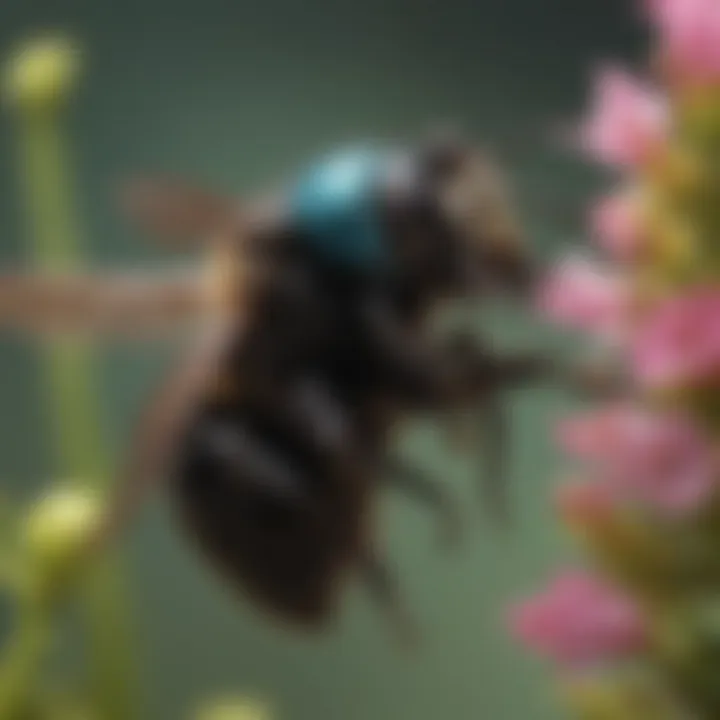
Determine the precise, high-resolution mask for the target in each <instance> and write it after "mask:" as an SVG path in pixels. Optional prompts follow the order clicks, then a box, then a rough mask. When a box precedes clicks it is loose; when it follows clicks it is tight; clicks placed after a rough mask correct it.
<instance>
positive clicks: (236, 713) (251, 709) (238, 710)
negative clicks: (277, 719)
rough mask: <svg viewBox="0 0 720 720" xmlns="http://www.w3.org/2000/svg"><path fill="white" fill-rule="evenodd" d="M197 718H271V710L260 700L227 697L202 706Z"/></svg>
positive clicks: (252, 719) (225, 719)
mask: <svg viewBox="0 0 720 720" xmlns="http://www.w3.org/2000/svg"><path fill="white" fill-rule="evenodd" d="M196 720H270V710H269V709H268V707H267V705H266V704H265V703H263V702H261V701H259V700H255V699H252V698H242V697H240V698H234V697H226V698H220V699H215V700H212V701H210V702H208V703H207V704H205V705H204V706H203V707H201V708H200V711H199V712H198V713H197V715H196Z"/></svg>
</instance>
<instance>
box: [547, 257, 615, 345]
mask: <svg viewBox="0 0 720 720" xmlns="http://www.w3.org/2000/svg"><path fill="white" fill-rule="evenodd" d="M627 304H628V296H627V292H626V287H625V285H624V283H623V282H622V281H621V280H620V279H619V278H617V277H615V276H614V275H613V274H611V273H609V272H608V271H606V270H604V269H602V268H600V267H598V266H596V265H594V264H593V263H592V262H590V261H589V260H586V259H584V258H581V257H571V258H568V259H566V260H565V261H563V262H562V263H561V264H560V265H559V267H558V268H557V270H556V271H555V272H554V273H553V274H552V275H550V277H549V278H548V279H547V281H546V282H545V283H544V284H543V285H542V287H541V288H540V294H539V297H538V306H539V309H540V311H541V312H543V313H545V314H546V315H547V316H548V317H550V318H552V319H553V320H554V321H555V322H558V323H560V324H562V325H567V326H569V327H572V328H576V329H581V330H587V331H590V332H595V333H598V334H600V335H603V336H605V337H609V338H614V337H616V336H617V335H618V334H619V333H621V332H622V327H623V325H624V322H625V316H626V310H627Z"/></svg>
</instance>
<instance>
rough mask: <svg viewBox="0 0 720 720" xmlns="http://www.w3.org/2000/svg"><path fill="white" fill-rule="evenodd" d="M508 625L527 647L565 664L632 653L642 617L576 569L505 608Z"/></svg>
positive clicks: (639, 640)
mask: <svg viewBox="0 0 720 720" xmlns="http://www.w3.org/2000/svg"><path fill="white" fill-rule="evenodd" d="M510 626H511V630H512V632H513V634H514V635H515V636H516V637H517V638H518V639H519V640H520V641H521V642H523V643H524V644H525V645H527V646H528V647H529V648H530V649H532V650H535V651H536V652H538V653H540V654H542V655H546V656H548V657H550V658H551V659H553V660H555V661H556V662H558V663H560V664H562V665H566V666H577V665H586V664H592V663H596V662H602V661H603V660H606V659H610V658H614V657H619V656H623V655H629V654H633V653H637V652H638V651H641V650H642V648H643V647H644V646H645V643H646V629H645V622H644V619H643V617H642V614H641V613H640V611H639V609H638V608H637V607H636V605H635V604H634V603H633V602H632V600H631V599H630V598H628V597H626V596H625V595H624V594H622V593H621V592H620V591H619V590H617V589H616V588H614V587H612V586H611V585H609V584H607V583H605V582H603V581H601V580H600V579H598V578H596V577H593V576H592V575H589V574H586V573H583V572H578V571H570V572H566V573H565V574H563V575H561V576H560V577H558V578H556V580H555V581H554V582H553V583H552V585H551V586H550V587H549V588H548V589H547V590H546V591H545V592H544V593H541V594H539V595H538V596H536V597H535V598H531V599H530V600H527V601H526V602H524V603H522V604H521V605H519V606H517V607H515V608H513V609H511V612H510Z"/></svg>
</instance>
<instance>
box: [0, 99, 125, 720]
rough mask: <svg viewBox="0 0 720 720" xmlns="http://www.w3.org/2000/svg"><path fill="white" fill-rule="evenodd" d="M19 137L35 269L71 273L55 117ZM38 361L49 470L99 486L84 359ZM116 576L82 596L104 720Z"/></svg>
mask: <svg viewBox="0 0 720 720" xmlns="http://www.w3.org/2000/svg"><path fill="white" fill-rule="evenodd" d="M20 130H21V137H20V151H21V162H22V170H23V178H24V183H25V194H26V198H27V206H28V215H29V219H30V221H31V222H32V230H33V255H34V259H35V262H36V263H37V265H38V266H40V267H42V268H44V269H49V270H53V271H57V270H62V271H68V270H75V269H78V268H79V267H81V265H82V251H81V246H80V242H79V239H80V237H81V232H80V228H79V223H78V222H77V218H76V215H75V203H74V199H73V196H72V183H71V181H70V178H71V172H70V171H69V167H70V163H69V162H68V158H67V157H66V147H65V142H64V137H63V133H62V132H61V128H60V123H59V117H57V113H56V112H53V111H49V112H39V113H26V114H25V116H24V117H23V123H22V127H21V128H20ZM44 357H45V368H46V371H45V377H46V382H47V384H48V394H49V397H50V399H51V402H52V410H51V413H52V415H51V423H52V429H53V432H54V438H55V445H56V455H57V463H58V465H57V466H58V468H59V469H60V471H61V473H62V474H64V475H65V476H66V477H72V478H78V479H79V480H80V481H82V482H90V483H97V484H99V483H102V484H103V485H104V484H105V483H106V482H107V481H108V478H109V475H110V472H109V464H108V462H107V458H106V454H105V448H104V447H103V444H102V441H101V438H100V437H99V435H100V433H99V431H98V428H99V418H98V408H97V404H96V402H95V393H96V385H95V382H94V377H93V376H94V363H93V356H92V353H91V352H90V350H89V348H88V347H86V346H85V345H84V344H82V343H80V342H78V341H69V340H62V341H56V342H53V343H49V344H48V346H47V349H46V352H45V356H44ZM120 574H121V573H120V560H119V558H117V557H106V558H104V560H103V563H102V565H101V566H100V567H98V568H97V569H96V570H94V571H93V572H92V573H91V575H90V577H89V583H88V586H87V591H86V593H85V594H84V606H85V613H86V621H87V624H88V631H89V658H88V664H89V682H90V684H91V692H92V695H93V699H94V700H95V703H96V704H97V710H98V714H99V715H100V717H102V718H103V719H104V720H128V719H129V718H132V717H134V716H135V713H134V712H133V695H134V693H133V691H132V686H133V684H134V683H133V678H132V677H131V675H132V668H133V663H132V660H131V658H132V654H131V652H130V647H129V635H130V632H129V630H130V628H129V622H128V617H127V611H126V607H127V603H126V602H125V598H124V597H123V595H124V588H123V586H122V583H121V581H120ZM0 717H3V716H1V715H0Z"/></svg>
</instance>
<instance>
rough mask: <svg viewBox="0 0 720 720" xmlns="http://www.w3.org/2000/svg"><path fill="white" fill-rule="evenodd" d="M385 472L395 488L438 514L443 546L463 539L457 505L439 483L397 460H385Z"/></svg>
mask: <svg viewBox="0 0 720 720" xmlns="http://www.w3.org/2000/svg"><path fill="white" fill-rule="evenodd" d="M385 471H386V476H387V478H388V480H389V481H390V482H391V483H392V484H393V485H394V486H395V487H397V488H398V489H401V490H404V491H405V492H406V493H407V494H409V495H412V496H413V497H414V498H416V499H417V500H419V501H420V502H423V503H426V504H427V505H429V506H430V507H432V508H433V509H434V510H435V511H436V512H437V513H438V515H439V518H440V540H441V543H442V546H443V547H446V548H447V547H454V546H456V545H457V544H458V543H459V540H460V537H461V532H460V525H461V522H460V516H459V513H458V512H457V507H456V505H455V504H454V503H453V502H452V500H451V499H450V497H449V495H448V494H447V493H446V492H444V491H443V489H442V488H441V487H440V485H439V483H437V482H433V481H432V480H431V479H430V478H429V477H427V476H426V475H425V474H424V473H423V472H422V471H421V470H419V469H418V468H415V467H413V466H411V465H407V464H406V463H404V462H403V461H401V460H399V459H397V458H387V459H386V460H385Z"/></svg>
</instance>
